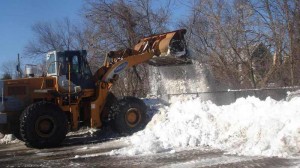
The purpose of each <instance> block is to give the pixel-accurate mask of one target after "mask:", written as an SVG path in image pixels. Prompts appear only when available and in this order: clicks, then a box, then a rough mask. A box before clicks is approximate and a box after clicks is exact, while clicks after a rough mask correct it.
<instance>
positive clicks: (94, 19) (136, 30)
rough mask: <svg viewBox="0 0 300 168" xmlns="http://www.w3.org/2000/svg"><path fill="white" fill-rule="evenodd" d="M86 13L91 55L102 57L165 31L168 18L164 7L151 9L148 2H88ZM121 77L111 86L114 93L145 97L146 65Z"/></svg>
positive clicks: (139, 66)
mask: <svg viewBox="0 0 300 168" xmlns="http://www.w3.org/2000/svg"><path fill="white" fill-rule="evenodd" d="M86 11H87V12H86V17H87V19H88V21H89V22H90V23H91V25H92V26H94V29H93V30H94V33H93V34H94V37H96V39H95V40H94V42H96V43H94V44H93V46H95V48H94V52H95V53H100V54H101V56H102V58H103V56H104V55H105V53H107V52H109V51H111V50H117V49H122V48H132V47H133V46H134V44H136V43H137V42H138V40H139V39H140V38H141V37H143V36H147V35H152V34H155V33H160V32H162V31H165V30H166V27H167V24H168V19H169V17H168V16H169V15H168V11H169V10H168V8H165V9H164V10H160V9H154V8H153V6H152V0H140V1H126V0H112V1H105V0H89V1H88V6H87V8H86ZM98 59H101V58H99V57H98ZM123 78H125V80H119V81H118V82H117V86H116V87H114V89H115V90H114V91H115V93H117V94H118V95H134V96H145V94H146V93H147V90H148V88H147V87H149V86H148V83H149V82H148V68H147V66H146V65H138V66H137V67H133V68H132V69H129V70H127V72H126V73H125V74H123Z"/></svg>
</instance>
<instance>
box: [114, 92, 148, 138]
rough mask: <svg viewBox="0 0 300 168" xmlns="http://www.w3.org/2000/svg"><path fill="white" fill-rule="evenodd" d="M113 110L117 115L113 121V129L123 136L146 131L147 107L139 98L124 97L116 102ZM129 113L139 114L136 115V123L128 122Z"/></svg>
mask: <svg viewBox="0 0 300 168" xmlns="http://www.w3.org/2000/svg"><path fill="white" fill-rule="evenodd" d="M111 109H112V110H113V113H114V114H115V117H114V119H113V120H112V128H113V129H114V130H115V131H116V132H118V133H120V134H121V135H131V134H133V133H135V132H137V131H140V130H142V129H144V128H145V126H146V124H147V121H148V120H147V114H146V112H147V106H146V105H145V103H144V102H143V101H142V100H140V99H138V98H135V97H124V98H123V99H121V100H119V101H118V102H116V103H115V104H114V105H113V106H112V108H111ZM129 112H130V113H132V112H134V113H137V114H138V115H136V117H137V119H135V121H136V122H135V121H134V122H133V124H130V122H129V121H128V120H127V118H128V117H126V116H127V115H128V113H129Z"/></svg>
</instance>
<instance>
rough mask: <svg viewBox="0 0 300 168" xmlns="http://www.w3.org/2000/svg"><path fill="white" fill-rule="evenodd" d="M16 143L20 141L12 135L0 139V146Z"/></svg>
mask: <svg viewBox="0 0 300 168" xmlns="http://www.w3.org/2000/svg"><path fill="white" fill-rule="evenodd" d="M18 142H20V141H19V140H18V139H17V138H16V137H14V136H13V135H12V134H6V135H4V136H3V137H2V138H1V139H0V144H10V143H18Z"/></svg>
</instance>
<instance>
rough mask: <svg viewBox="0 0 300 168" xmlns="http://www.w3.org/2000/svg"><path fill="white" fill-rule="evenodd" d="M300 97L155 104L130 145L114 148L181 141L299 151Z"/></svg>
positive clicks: (155, 148)
mask: <svg viewBox="0 0 300 168" xmlns="http://www.w3.org/2000/svg"><path fill="white" fill-rule="evenodd" d="M299 105H300V98H294V99H292V100H290V101H275V100H273V99H270V98H267V99H266V100H265V101H261V100H259V99H258V98H255V97H248V98H246V99H245V98H240V99H238V100H237V101H236V102H235V103H233V104H231V105H226V106H216V105H215V104H213V103H211V102H202V101H201V100H200V99H194V100H185V101H182V100H181V101H176V102H173V103H172V105H171V106H170V107H167V106H165V107H163V108H160V109H159V111H160V112H159V113H158V114H156V115H155V116H154V117H153V119H152V121H151V122H150V123H149V124H148V125H147V127H146V129H145V130H143V131H140V132H138V133H136V134H134V135H133V136H131V137H130V140H129V141H130V143H131V144H132V145H131V146H130V147H127V148H124V149H120V150H117V151H113V152H112V154H116V153H117V154H126V155H136V154H151V153H158V152H164V151H173V150H174V149H175V150H176V149H179V148H185V147H198V146H199V147H201V146H203V147H211V148H214V149H220V150H224V151H227V152H228V153H234V154H240V155H262V156H279V157H287V156H291V155H294V154H298V153H299V151H300V108H299Z"/></svg>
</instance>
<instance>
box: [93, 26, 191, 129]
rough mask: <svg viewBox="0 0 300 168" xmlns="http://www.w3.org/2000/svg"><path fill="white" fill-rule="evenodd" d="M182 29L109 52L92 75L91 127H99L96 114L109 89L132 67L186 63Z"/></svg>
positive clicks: (100, 108) (101, 107)
mask: <svg viewBox="0 0 300 168" xmlns="http://www.w3.org/2000/svg"><path fill="white" fill-rule="evenodd" d="M185 33H186V30H185V29H181V30H176V31H172V32H167V33H163V34H158V35H153V36H149V37H145V38H142V39H141V40H140V41H139V42H138V43H137V44H136V45H135V46H134V47H133V48H128V49H123V50H118V51H110V52H109V53H108V54H107V56H106V59H105V61H104V65H103V66H102V67H101V68H100V69H98V71H97V72H96V73H95V74H94V81H95V83H96V84H97V85H98V91H97V95H96V97H97V98H96V100H95V101H94V102H92V104H91V127H100V126H101V124H102V123H101V121H100V117H99V115H100V113H101V111H102V109H103V107H104V105H105V102H106V98H107V95H108V91H109V89H110V87H111V86H112V85H113V83H114V81H116V80H117V79H118V78H119V74H120V73H122V72H123V71H125V70H126V69H128V68H130V67H133V66H135V65H138V64H141V63H146V62H148V63H149V64H150V65H154V66H166V65H168V66H170V65H180V64H190V63H191V61H190V59H189V58H188V54H187V49H186V42H185V39H184V34H185Z"/></svg>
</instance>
